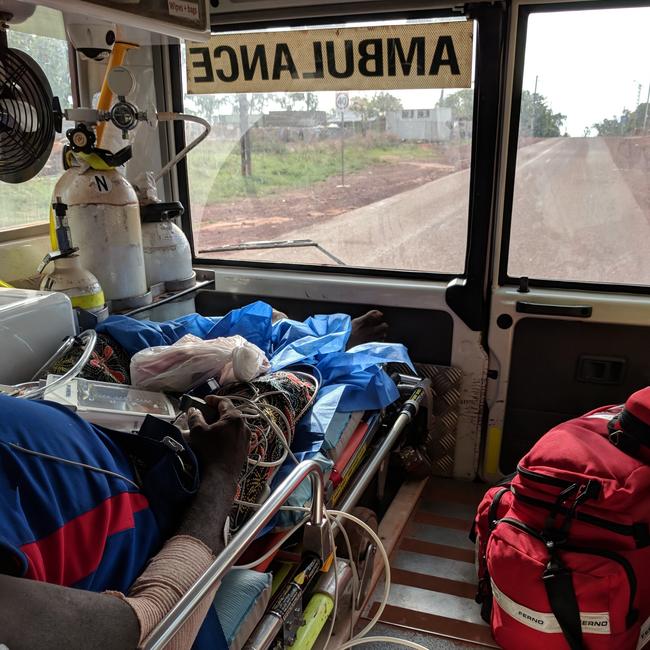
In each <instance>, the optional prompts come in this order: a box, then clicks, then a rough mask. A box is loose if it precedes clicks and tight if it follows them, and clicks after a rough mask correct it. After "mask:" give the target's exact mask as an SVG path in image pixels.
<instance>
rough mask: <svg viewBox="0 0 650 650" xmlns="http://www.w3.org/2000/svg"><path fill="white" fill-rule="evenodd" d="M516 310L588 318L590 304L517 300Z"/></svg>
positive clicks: (590, 309) (524, 312)
mask: <svg viewBox="0 0 650 650" xmlns="http://www.w3.org/2000/svg"><path fill="white" fill-rule="evenodd" d="M517 312H518V313H520V314H536V315H537V316H570V317H571V318H590V317H591V312H592V307H591V305H547V304H545V303H541V302H524V301H522V300H518V301H517Z"/></svg>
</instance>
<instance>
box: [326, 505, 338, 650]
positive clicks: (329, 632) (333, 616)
mask: <svg viewBox="0 0 650 650" xmlns="http://www.w3.org/2000/svg"><path fill="white" fill-rule="evenodd" d="M323 516H324V517H325V520H326V521H327V532H328V534H329V539H330V548H331V549H332V553H333V555H334V607H333V608H332V613H331V614H330V619H331V620H330V625H329V629H328V630H327V637H326V639H325V645H324V646H323V647H324V648H327V646H328V645H329V643H330V641H331V639H332V634H334V625H335V624H336V615H337V613H338V609H339V568H338V565H337V562H336V560H337V558H336V544H335V542H334V530H333V528H332V517H331V516H330V515H329V513H328V512H327V510H326V509H325V508H324V507H323Z"/></svg>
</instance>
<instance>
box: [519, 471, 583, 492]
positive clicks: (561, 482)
mask: <svg viewBox="0 0 650 650" xmlns="http://www.w3.org/2000/svg"><path fill="white" fill-rule="evenodd" d="M517 473H518V474H521V475H522V476H524V477H525V478H527V479H530V480H531V481H536V482H537V483H545V484H546V485H553V486H555V487H560V488H570V487H571V486H572V485H575V481H567V480H565V479H563V478H556V477H555V476H547V475H546V474H539V473H538V472H533V471H532V470H530V469H526V468H525V467H522V466H521V465H517Z"/></svg>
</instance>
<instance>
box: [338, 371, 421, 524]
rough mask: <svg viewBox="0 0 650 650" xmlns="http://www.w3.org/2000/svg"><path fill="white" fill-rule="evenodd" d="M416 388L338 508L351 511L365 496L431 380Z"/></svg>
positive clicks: (416, 409)
mask: <svg viewBox="0 0 650 650" xmlns="http://www.w3.org/2000/svg"><path fill="white" fill-rule="evenodd" d="M418 387H421V388H422V390H418ZM414 388H415V391H414V393H413V395H412V396H411V398H410V399H409V400H408V401H407V402H406V404H405V405H404V407H403V408H402V410H401V412H400V414H399V415H398V416H397V418H396V420H395V422H394V423H393V426H392V427H391V428H390V431H389V432H388V433H387V434H386V437H385V438H384V439H383V441H382V442H381V444H380V445H379V446H378V447H377V449H376V450H375V452H374V453H373V454H372V456H371V457H370V458H369V459H368V460H367V462H366V463H364V464H363V465H362V466H361V469H360V470H359V473H358V475H357V478H355V481H354V485H353V486H352V487H351V488H350V491H349V492H347V493H346V495H345V497H344V498H343V500H342V501H341V503H340V504H339V506H338V508H337V509H338V510H341V511H343V512H350V511H351V510H352V508H354V506H356V505H357V503H358V502H359V500H360V499H361V497H362V496H363V493H364V492H365V491H366V489H367V488H368V486H369V485H370V482H371V481H372V479H373V477H374V475H375V473H376V472H377V470H378V469H379V467H380V466H381V464H382V463H383V462H384V461H385V460H386V458H387V457H388V455H389V454H390V451H391V449H392V448H393V447H394V446H395V443H396V442H397V441H398V440H399V437H400V436H401V435H402V433H403V431H404V429H405V428H406V426H407V425H408V424H409V423H410V422H411V421H412V420H413V418H414V417H415V415H416V414H417V412H418V410H419V408H420V404H421V403H422V400H423V399H425V397H426V394H427V391H430V390H431V382H430V380H428V379H425V380H420V381H419V382H418V383H417V384H416V385H415V386H414ZM332 523H333V526H334V527H335V528H336V527H337V526H338V525H339V524H340V523H341V521H340V518H339V517H337V518H336V519H335V520H334V521H333V522H332Z"/></svg>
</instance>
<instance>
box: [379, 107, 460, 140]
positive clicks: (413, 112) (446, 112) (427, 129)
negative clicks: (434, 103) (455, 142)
mask: <svg viewBox="0 0 650 650" xmlns="http://www.w3.org/2000/svg"><path fill="white" fill-rule="evenodd" d="M452 130H453V122H452V118H451V108H418V109H405V110H402V111H388V112H387V113H386V131H387V132H388V133H390V134H392V135H394V136H396V137H398V138H399V139H400V140H421V141H426V142H446V141H448V140H450V139H451V134H452Z"/></svg>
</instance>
